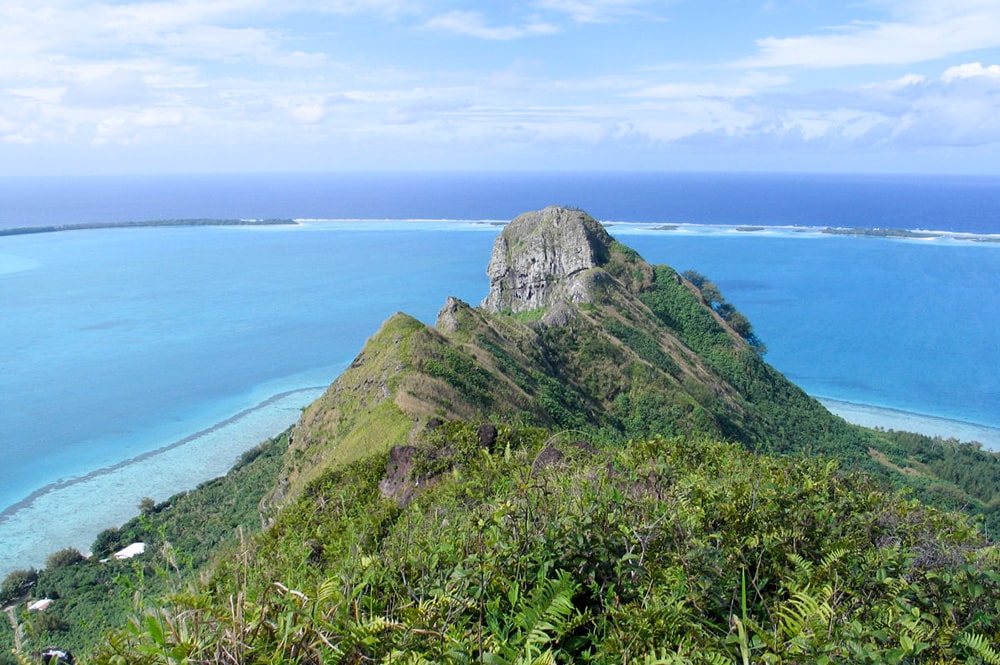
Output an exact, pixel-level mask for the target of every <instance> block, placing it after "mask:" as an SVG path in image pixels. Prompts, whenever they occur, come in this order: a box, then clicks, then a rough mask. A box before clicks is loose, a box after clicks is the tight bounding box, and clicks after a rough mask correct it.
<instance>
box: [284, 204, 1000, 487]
mask: <svg viewBox="0 0 1000 665" xmlns="http://www.w3.org/2000/svg"><path fill="white" fill-rule="evenodd" d="M487 273H488V275H489V277H490V282H491V288H490V293H489V294H488V295H487V296H486V298H485V299H484V300H483V302H482V304H481V305H480V306H479V307H472V306H470V305H468V304H466V303H463V302H461V301H459V300H456V299H453V298H450V299H448V300H447V302H446V303H445V306H444V307H443V308H442V310H441V312H440V314H439V316H438V320H437V322H436V325H435V326H427V325H424V324H422V323H420V322H418V321H416V320H414V319H412V318H410V317H408V316H406V315H403V314H397V315H396V316H394V317H392V318H391V319H389V320H388V321H387V322H386V323H385V324H384V325H383V327H382V329H381V330H380V331H378V333H377V334H376V335H374V336H373V337H372V338H371V339H370V340H369V341H368V343H367V344H366V346H365V348H364V350H362V352H361V353H360V354H359V355H358V357H357V358H356V359H355V361H354V362H353V363H352V364H351V366H350V367H349V368H348V369H347V371H345V372H344V374H343V376H341V377H340V378H338V379H337V381H336V382H335V383H334V384H333V385H332V386H331V388H330V389H329V390H328V391H327V393H326V394H325V395H324V396H323V397H322V398H321V399H320V400H318V401H317V402H316V403H315V404H313V405H312V406H311V407H310V408H309V409H308V410H307V411H306V413H305V414H304V416H303V418H302V420H301V422H300V423H299V424H298V426H297V427H296V428H295V431H294V433H293V437H292V441H293V445H292V450H291V452H290V454H289V456H288V462H287V465H286V473H285V483H284V484H283V486H282V488H281V489H279V490H278V491H277V492H276V493H275V495H274V496H273V497H272V500H273V501H272V502H273V503H275V504H278V503H280V501H281V499H282V498H283V497H285V496H287V495H289V492H291V494H294V493H295V488H296V487H299V486H301V483H302V482H304V481H307V480H308V479H309V478H311V477H313V476H314V475H315V474H316V473H318V472H319V471H320V470H321V469H323V468H326V467H327V466H329V465H330V464H340V463H344V462H350V461H353V460H356V459H360V458H362V457H364V456H366V455H369V454H373V453H378V452H382V451H384V450H387V449H389V448H390V447H392V446H396V445H405V444H408V443H412V442H413V440H414V437H415V436H416V435H417V434H418V433H419V432H420V431H422V429H423V427H424V426H425V425H426V423H427V422H429V421H431V420H433V419H440V420H445V421H447V420H454V419H462V420H468V421H477V420H478V421H495V422H518V423H525V424H531V425H537V426H542V427H547V428H550V429H553V430H561V429H575V430H581V431H583V430H586V431H587V432H589V433H591V434H598V435H599V436H600V437H602V438H605V439H608V440H618V441H626V440H628V439H637V438H643V437H647V436H651V435H663V436H672V435H677V434H695V433H698V434H707V435H711V436H714V437H718V438H722V439H725V440H730V441H736V442H739V443H741V444H743V445H744V446H745V447H747V448H748V449H750V450H756V451H761V452H773V453H781V454H802V455H814V454H820V455H825V456H830V457H834V458H837V459H839V460H841V462H842V463H843V464H844V465H845V466H846V467H848V468H859V469H865V470H867V471H869V472H871V473H874V474H876V475H878V476H880V477H882V478H885V479H889V480H891V481H893V482H896V483H904V484H905V483H911V484H912V481H913V474H906V473H900V471H899V469H900V468H901V467H906V466H909V462H908V457H907V454H906V452H905V451H903V450H902V449H901V448H900V447H899V446H898V445H896V444H895V443H892V442H890V441H889V440H888V439H887V438H886V437H884V436H881V435H879V434H877V433H875V432H872V431H870V430H865V429H863V428H859V427H855V426H852V425H849V424H847V423H846V422H844V421H843V420H842V419H840V418H839V417H837V416H834V415H833V414H831V413H829V412H828V411H827V410H826V409H825V408H824V407H823V406H822V405H821V404H819V402H817V401H816V400H814V399H812V398H810V397H809V396H808V395H806V394H805V393H804V392H803V391H802V390H801V389H799V388H798V387H797V386H795V385H794V384H792V383H791V382H789V381H788V380H787V379H786V378H785V377H784V376H782V375H781V374H780V373H779V372H777V371H776V370H775V369H774V368H772V367H771V366H770V365H768V364H767V363H766V362H765V361H764V360H763V359H762V357H761V355H760V352H759V346H758V344H757V340H756V338H755V337H754V336H753V332H752V328H750V326H749V324H748V323H747V322H746V321H745V319H744V318H742V317H741V316H737V317H733V316H732V314H733V312H734V310H733V309H732V308H731V306H727V307H728V309H727V310H726V311H724V312H722V313H723V314H729V315H730V316H729V317H728V320H727V319H726V318H723V316H722V315H721V314H720V311H717V310H716V308H714V307H713V306H712V300H711V299H707V298H706V297H705V295H703V293H702V291H701V290H700V289H699V286H702V287H704V285H703V284H697V285H696V284H695V283H692V282H691V281H689V280H688V279H686V278H685V277H684V276H682V275H680V274H678V273H677V272H675V271H674V270H673V269H671V268H669V267H666V266H651V265H650V264H648V263H646V262H645V261H644V260H643V259H642V258H641V257H640V256H639V255H638V254H636V253H635V252H634V251H633V250H631V249H629V248H628V247H626V246H624V245H622V244H621V243H619V242H617V241H615V240H614V239H613V238H612V237H611V236H610V235H608V233H607V232H606V231H605V230H604V228H603V227H602V226H601V225H600V224H599V223H598V222H597V221H595V220H594V219H593V218H591V217H589V216H588V215H587V214H586V213H584V212H582V211H579V210H570V209H565V208H547V209H545V210H542V211H538V212H532V213H527V214H524V215H521V216H520V217H518V218H517V219H515V220H514V221H513V222H511V223H510V224H509V225H508V226H507V227H506V228H505V229H504V231H503V232H502V233H501V234H500V236H499V237H498V238H497V240H496V243H495V246H494V249H493V253H492V257H491V259H490V262H489V265H488V268H487ZM737 314H738V313H737ZM984 459H985V457H984ZM996 466H997V465H996V464H994V465H993V467H994V468H993V469H992V471H991V473H992V474H993V475H996V473H997V469H996V468H995V467H996ZM996 480H1000V475H998V476H997V477H996ZM917 485H918V487H917V489H918V490H919V491H920V492H922V493H923V494H925V495H927V496H930V495H931V494H934V493H937V494H938V495H939V496H950V497H951V500H952V501H954V499H955V498H956V497H959V496H962V495H963V491H962V490H961V488H960V487H958V486H956V484H955V483H954V482H953V481H952V480H948V479H944V478H942V477H940V476H938V475H936V474H935V473H934V472H933V471H931V472H929V473H926V474H923V475H922V479H921V481H920V482H919V483H917ZM982 498H983V497H976V498H974V499H973V501H972V502H973V503H974V504H976V505H979V506H980V507H983V505H984V502H983V501H982ZM986 499H987V501H989V497H986ZM958 505H960V504H958Z"/></svg>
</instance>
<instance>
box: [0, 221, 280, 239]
mask: <svg viewBox="0 0 1000 665" xmlns="http://www.w3.org/2000/svg"><path fill="white" fill-rule="evenodd" d="M297 224H298V222H296V221H295V220H292V219H211V218H206V219H153V220H147V221H136V222H81V223H79V224H45V225H42V226H15V227H11V228H0V236H21V235H31V234H35V233H59V232H62V231H93V230H96V229H141V228H154V227H160V226H296V225H297Z"/></svg>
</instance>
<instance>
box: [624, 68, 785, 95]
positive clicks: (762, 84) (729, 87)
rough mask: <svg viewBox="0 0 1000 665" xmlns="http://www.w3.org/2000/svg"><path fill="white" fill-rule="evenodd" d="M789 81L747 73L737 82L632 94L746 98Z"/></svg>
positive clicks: (666, 85)
mask: <svg viewBox="0 0 1000 665" xmlns="http://www.w3.org/2000/svg"><path fill="white" fill-rule="evenodd" d="M790 81H791V79H790V78H789V77H787V76H776V75H774V74H766V73H760V72H748V73H747V74H746V75H744V76H742V77H740V78H739V79H738V80H735V81H731V82H723V81H700V82H696V83H690V82H682V83H662V84H654V85H650V86H646V87H643V88H641V89H639V90H637V91H635V92H634V93H631V94H632V95H633V96H635V97H659V98H670V99H690V98H693V97H720V98H733V97H746V96H748V95H753V94H757V93H759V92H761V91H762V90H766V89H768V88H774V87H778V86H782V85H785V84H786V83H788V82H790Z"/></svg>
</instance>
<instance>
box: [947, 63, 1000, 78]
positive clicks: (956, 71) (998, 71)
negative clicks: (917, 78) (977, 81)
mask: <svg viewBox="0 0 1000 665" xmlns="http://www.w3.org/2000/svg"><path fill="white" fill-rule="evenodd" d="M979 76H985V77H988V78H993V79H1000V65H990V66H989V67H983V65H982V63H979V62H970V63H968V64H965V65H957V66H955V67H949V68H948V69H946V70H945V72H944V74H942V75H941V80H942V81H944V82H945V83H951V82H952V81H958V80H961V79H971V78H976V77H979Z"/></svg>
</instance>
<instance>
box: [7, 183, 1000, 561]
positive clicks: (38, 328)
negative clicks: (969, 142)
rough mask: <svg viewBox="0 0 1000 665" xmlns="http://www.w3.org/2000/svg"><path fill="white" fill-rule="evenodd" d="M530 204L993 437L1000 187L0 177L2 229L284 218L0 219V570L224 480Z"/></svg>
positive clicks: (777, 344)
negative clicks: (884, 232)
mask: <svg viewBox="0 0 1000 665" xmlns="http://www.w3.org/2000/svg"><path fill="white" fill-rule="evenodd" d="M546 205H570V206H576V207H580V208H583V209H584V210H586V211H587V212H589V213H590V214H592V215H593V216H595V217H597V218H598V219H600V220H602V221H604V222H605V223H606V224H607V225H608V229H609V231H610V232H611V233H612V235H614V236H616V237H618V238H619V239H620V240H622V241H623V242H625V243H626V244H628V245H631V246H632V247H634V248H635V249H637V250H638V251H639V252H640V253H641V254H642V255H643V256H644V257H645V258H646V259H647V260H649V261H651V262H653V263H666V264H669V265H671V266H673V267H675V268H677V269H679V270H687V269H694V270H697V271H699V272H701V273H703V274H705V275H707V276H708V277H709V278H711V279H712V280H713V281H715V282H716V283H717V284H718V285H719V287H720V288H721V290H722V292H723V294H724V295H725V297H726V298H727V300H729V301H730V302H732V303H733V304H735V305H736V306H737V307H738V308H739V309H740V310H741V311H743V312H744V313H745V314H747V315H748V317H749V318H750V320H751V321H752V322H753V324H754V327H755V329H756V331H757V333H758V336H759V337H760V338H761V339H762V340H763V341H764V342H765V343H766V344H767V347H768V349H769V351H768V355H767V360H768V361H769V362H770V363H771V364H772V365H774V366H775V367H777V368H778V369H779V370H781V371H783V372H785V373H786V374H787V375H788V376H789V377H790V378H791V379H792V380H794V381H796V382H797V383H799V385H801V386H802V387H803V388H804V389H805V390H806V391H807V392H809V393H810V394H813V395H815V396H817V397H820V398H822V399H824V400H825V403H827V404H829V405H830V406H831V408H833V409H834V410H835V411H836V412H838V413H841V414H842V415H844V416H845V417H848V418H849V419H852V420H855V421H858V422H862V423H864V424H870V425H879V426H886V427H894V428H897V429H914V430H919V431H927V432H929V433H935V434H941V435H943V436H956V437H958V438H961V439H963V440H977V441H981V442H982V443H983V444H984V445H985V446H987V447H990V448H993V449H1000V408H998V405H1000V374H998V371H997V370H998V369H1000V344H997V335H996V331H997V330H998V329H1000V298H998V296H997V291H996V284H997V283H998V279H1000V242H996V241H997V240H1000V179H998V178H985V177H983V178H970V177H961V178H957V177H956V178H951V177H947V178H946V177H914V176H907V177H880V176H795V175H719V174H711V175H709V174H621V173H618V174H569V173H566V174H537V173H536V174H327V175H317V174H302V175H253V176H246V175H244V176H155V177H154V176H142V177H140V176H134V177H117V178H111V177H93V178H88V177H82V178H0V229H5V228H7V229H9V228H17V227H32V226H45V225H56V224H78V223H95V222H127V221H145V220H163V219H186V218H223V219H231V218H253V219H259V218H272V217H276V218H292V219H296V220H299V221H300V222H301V223H300V224H298V225H293V226H271V227H203V226H198V227H157V228H128V229H92V230H82V231H63V232H57V233H40V234H28V235H11V236H0V451H2V459H3V462H4V464H2V465H0V542H2V543H3V545H4V547H3V554H2V555H0V575H2V574H6V572H8V571H9V570H11V569H14V568H17V567H24V566H27V565H35V566H38V565H41V564H42V563H43V562H44V559H45V556H46V555H47V554H48V553H49V552H52V551H54V550H56V549H60V548H62V547H66V546H70V545H72V546H75V547H79V548H80V549H81V550H84V551H86V550H87V549H88V548H89V545H90V543H91V542H92V540H93V537H94V536H95V535H96V533H97V532H98V531H99V530H101V529H103V528H106V527H108V526H112V525H115V524H118V523H120V522H122V521H124V520H125V519H128V518H129V517H130V516H131V515H132V514H134V513H135V511H136V506H137V505H138V503H139V500H140V499H141V498H143V497H145V496H150V497H152V498H154V499H156V500H157V501H159V500H163V499H165V498H167V497H168V496H170V495H171V494H173V493H175V492H177V491H181V490H183V489H187V488H190V487H192V486H194V485H196V484H197V483H199V482H201V481H203V480H206V479H208V478H210V477H213V476H215V475H219V474H220V473H223V472H224V471H225V470H226V469H227V468H228V467H229V466H230V465H231V464H232V463H233V461H235V459H236V457H237V456H238V455H239V454H240V452H242V451H243V450H246V449H247V448H249V447H251V446H252V445H254V444H255V443H257V442H258V441H260V440H262V439H263V438H265V437H267V436H269V435H272V434H274V433H276V432H278V431H280V430H281V429H283V428H284V427H286V426H287V425H289V424H291V423H292V422H294V421H295V419H296V418H297V415H298V413H299V410H300V408H301V407H302V406H304V405H305V404H307V403H308V402H309V401H311V400H312V399H314V398H315V397H316V396H318V395H319V394H320V392H321V390H322V389H323V388H324V387H325V386H326V385H328V384H329V383H330V382H331V381H332V380H333V379H334V378H335V377H336V376H337V374H338V373H339V372H340V371H341V370H342V369H343V368H344V367H345V366H346V365H347V364H348V363H349V362H350V361H351V359H352V358H353V357H354V356H355V355H356V354H357V352H358V351H359V350H360V349H361V347H362V345H363V344H364V341H365V339H366V338H367V337H368V336H370V335H371V334H373V333H374V332H375V331H376V330H377V328H378V326H379V324H380V323H381V322H382V321H383V320H385V319H386V318H387V317H388V316H390V315H392V314H393V313H394V312H396V311H404V312H407V313H409V314H412V315H414V316H416V317H417V318H419V319H421V320H423V321H425V322H428V323H433V321H434V319H435V316H436V312H437V310H438V308H439V307H440V306H441V305H443V303H444V302H445V299H446V297H447V296H449V295H454V296H457V297H459V298H462V299H463V300H466V301H467V302H470V303H473V304H478V302H479V301H480V300H481V299H482V298H483V297H484V296H485V295H486V292H487V290H488V282H487V279H486V276H485V269H486V264H487V262H488V260H489V254H490V249H491V247H492V243H493V241H494V239H495V238H496V236H497V234H498V233H499V230H500V228H501V224H502V223H503V222H505V221H508V220H510V219H511V218H513V217H514V216H516V215H517V214H519V213H521V212H524V211H527V210H534V209H538V208H541V207H544V206H546ZM830 226H833V227H851V228H853V227H868V228H873V227H880V228H902V229H925V230H935V231H941V232H945V233H943V234H941V235H939V237H935V238H929V239H884V238H867V237H842V236H832V235H828V234H824V233H821V232H820V231H821V230H822V229H823V228H825V227H830ZM748 227H753V229H752V230H751V229H749V228H748ZM758 227H759V228H758Z"/></svg>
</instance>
